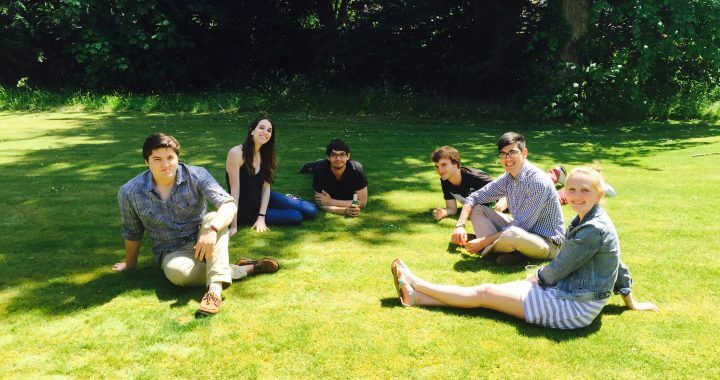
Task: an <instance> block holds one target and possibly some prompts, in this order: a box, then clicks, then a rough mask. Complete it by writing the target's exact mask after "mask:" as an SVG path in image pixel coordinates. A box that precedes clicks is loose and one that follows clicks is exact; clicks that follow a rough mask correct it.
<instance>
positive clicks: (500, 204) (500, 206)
mask: <svg viewBox="0 0 720 380" xmlns="http://www.w3.org/2000/svg"><path fill="white" fill-rule="evenodd" d="M507 208H508V204H507V198H505V197H502V198H500V199H498V200H497V202H495V206H494V207H493V209H494V210H495V211H497V212H504V211H505V210H507Z"/></svg>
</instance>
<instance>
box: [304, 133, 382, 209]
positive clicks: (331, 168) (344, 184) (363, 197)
mask: <svg viewBox="0 0 720 380" xmlns="http://www.w3.org/2000/svg"><path fill="white" fill-rule="evenodd" d="M325 155H326V156H327V159H326V160H323V161H322V162H319V163H317V164H316V165H314V167H313V169H312V171H311V173H312V174H313V184H312V187H313V190H314V191H315V203H316V204H317V205H318V207H320V208H322V209H323V210H325V211H327V212H331V213H333V214H339V215H345V216H348V217H352V218H354V217H357V216H359V215H360V213H361V209H363V208H365V206H367V199H368V188H367V186H368V182H367V177H365V172H364V171H363V167H362V165H361V164H360V163H359V162H357V161H352V160H350V146H349V145H348V144H347V143H346V142H345V141H343V140H340V139H333V140H332V141H330V144H328V146H327V148H326V149H325ZM354 194H357V199H358V202H357V204H354V202H353V195H354Z"/></svg>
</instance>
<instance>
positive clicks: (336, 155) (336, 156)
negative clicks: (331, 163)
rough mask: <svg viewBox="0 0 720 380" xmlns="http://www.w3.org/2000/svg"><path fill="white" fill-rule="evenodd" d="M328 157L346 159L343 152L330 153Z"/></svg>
mask: <svg viewBox="0 0 720 380" xmlns="http://www.w3.org/2000/svg"><path fill="white" fill-rule="evenodd" d="M330 157H332V158H345V157H347V153H345V152H338V153H335V152H332V153H330Z"/></svg>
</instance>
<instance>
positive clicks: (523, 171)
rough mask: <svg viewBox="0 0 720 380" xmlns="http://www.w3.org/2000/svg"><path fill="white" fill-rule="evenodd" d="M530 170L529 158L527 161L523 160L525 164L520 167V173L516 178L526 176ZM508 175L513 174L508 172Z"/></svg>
mask: <svg viewBox="0 0 720 380" xmlns="http://www.w3.org/2000/svg"><path fill="white" fill-rule="evenodd" d="M529 172H530V161H528V160H527V159H526V160H525V162H523V166H522V168H521V169H520V173H518V176H517V178H516V179H517V180H518V181H519V180H521V179H523V178H525V176H526V175H527V174H528V173H529ZM508 175H509V176H510V177H512V176H513V175H512V174H510V173H508Z"/></svg>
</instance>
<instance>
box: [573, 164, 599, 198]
mask: <svg viewBox="0 0 720 380" xmlns="http://www.w3.org/2000/svg"><path fill="white" fill-rule="evenodd" d="M596 168H597V169H596ZM599 169H600V166H599V165H597V164H595V165H593V167H587V166H578V167H577V168H575V169H573V170H571V171H570V174H568V176H567V180H569V179H570V178H571V177H573V176H574V175H576V174H580V173H582V174H587V176H588V177H590V183H592V186H593V187H594V188H595V190H597V191H598V192H599V193H603V184H604V183H605V181H604V180H603V176H602V174H600V170H599ZM567 180H566V181H567Z"/></svg>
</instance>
